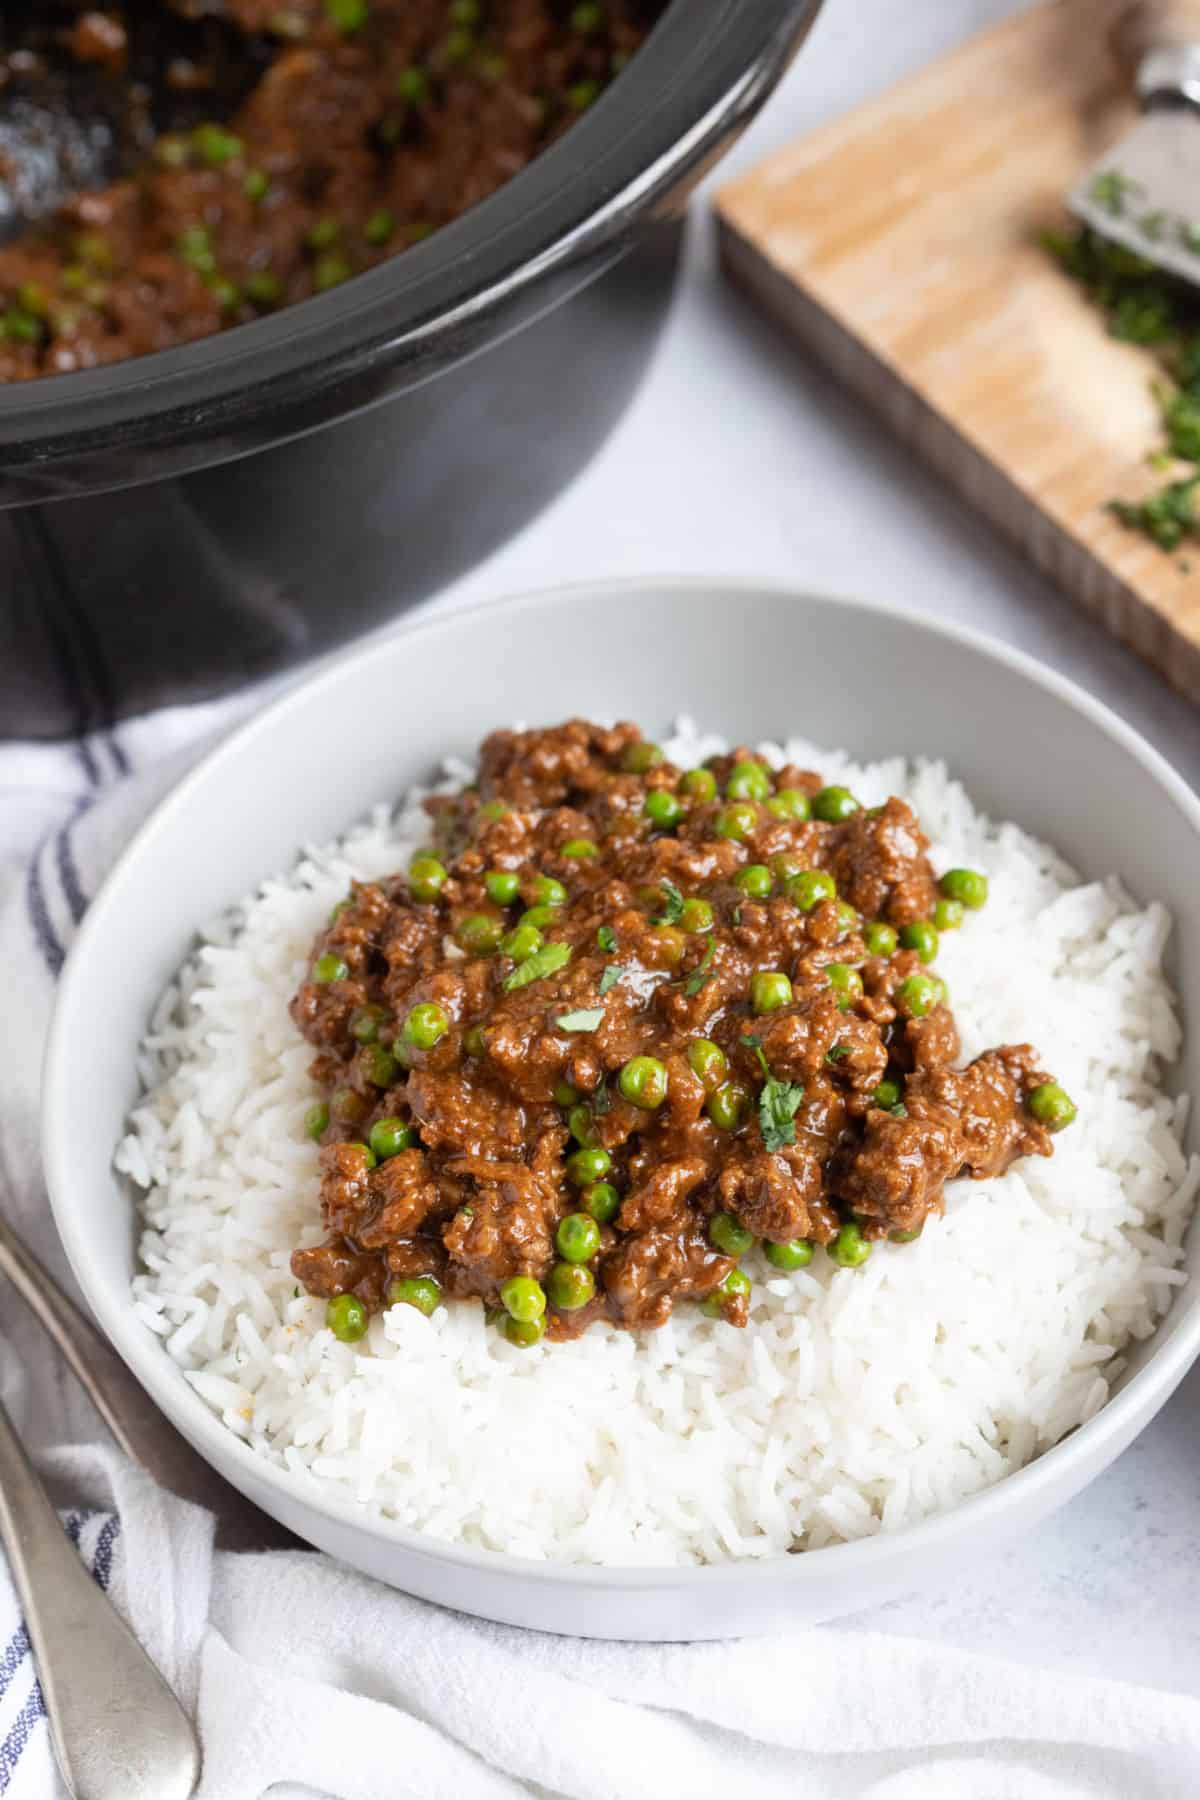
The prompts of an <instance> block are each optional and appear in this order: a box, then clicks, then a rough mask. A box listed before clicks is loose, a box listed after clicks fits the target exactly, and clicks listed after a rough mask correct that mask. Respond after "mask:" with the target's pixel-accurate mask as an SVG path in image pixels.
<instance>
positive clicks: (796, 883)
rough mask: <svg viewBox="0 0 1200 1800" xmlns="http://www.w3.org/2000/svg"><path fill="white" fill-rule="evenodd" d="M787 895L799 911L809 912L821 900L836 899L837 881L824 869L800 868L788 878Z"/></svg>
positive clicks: (818, 904)
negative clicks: (797, 872) (796, 873)
mask: <svg viewBox="0 0 1200 1800" xmlns="http://www.w3.org/2000/svg"><path fill="white" fill-rule="evenodd" d="M787 897H788V899H789V900H790V901H792V903H793V905H795V906H798V907H799V908H800V911H801V912H811V911H812V910H813V907H814V906H820V904H821V902H822V901H823V900H836V899H837V882H836V881H835V880H834V879H833V876H832V875H830V874H829V872H828V870H826V869H801V871H800V873H799V875H793V876H792V877H791V879H790V880H789V882H788V884H787Z"/></svg>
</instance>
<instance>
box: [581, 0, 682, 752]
mask: <svg viewBox="0 0 1200 1800" xmlns="http://www.w3.org/2000/svg"><path fill="white" fill-rule="evenodd" d="M603 28H604V8H603V7H602V6H597V5H596V0H579V5H578V6H573V7H572V8H571V30H572V31H577V32H578V33H579V35H580V36H581V37H590V36H591V34H592V33H593V32H595V31H601V30H603ZM660 754H661V752H660Z"/></svg>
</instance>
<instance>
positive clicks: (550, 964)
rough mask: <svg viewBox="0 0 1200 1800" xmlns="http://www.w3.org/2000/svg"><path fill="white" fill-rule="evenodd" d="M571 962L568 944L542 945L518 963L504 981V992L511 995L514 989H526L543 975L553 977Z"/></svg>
mask: <svg viewBox="0 0 1200 1800" xmlns="http://www.w3.org/2000/svg"><path fill="white" fill-rule="evenodd" d="M570 960H571V946H570V944H543V945H542V947H541V949H540V950H535V951H534V953H533V955H532V956H528V957H526V959H525V961H524V962H523V963H518V964H517V966H516V968H515V969H514V970H513V972H512V974H511V975H509V976H508V977H507V978H506V979H505V983H504V991H505V993H506V994H511V993H512V991H513V989H514V988H523V987H527V986H528V984H529V983H530V982H531V981H540V980H541V978H542V976H543V975H553V974H555V973H556V972H557V971H558V970H559V969H562V968H565V967H566V965H567V963H569V962H570Z"/></svg>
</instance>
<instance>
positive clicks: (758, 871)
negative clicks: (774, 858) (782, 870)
mask: <svg viewBox="0 0 1200 1800" xmlns="http://www.w3.org/2000/svg"><path fill="white" fill-rule="evenodd" d="M733 885H734V887H736V888H740V889H741V890H742V892H743V894H749V896H750V898H751V899H752V900H766V899H769V898H770V893H771V889H772V888H773V887H774V885H775V880H774V877H773V876H772V874H771V871H770V869H768V868H767V866H766V864H765V863H750V864H749V865H748V866H747V867H746V868H744V869H739V870H738V872H737V874H736V875H735V876H734V878H733Z"/></svg>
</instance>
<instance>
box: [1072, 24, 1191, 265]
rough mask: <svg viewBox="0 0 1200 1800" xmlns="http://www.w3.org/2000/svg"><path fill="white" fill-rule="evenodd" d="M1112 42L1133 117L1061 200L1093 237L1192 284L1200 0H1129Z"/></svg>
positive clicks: (1116, 26)
mask: <svg viewBox="0 0 1200 1800" xmlns="http://www.w3.org/2000/svg"><path fill="white" fill-rule="evenodd" d="M1112 44H1113V49H1114V51H1115V53H1116V56H1117V59H1118V61H1119V63H1120V64H1121V66H1122V68H1123V69H1124V70H1125V71H1126V72H1127V74H1129V75H1130V76H1131V77H1132V79H1133V83H1134V87H1135V90H1136V92H1137V96H1138V99H1139V100H1140V101H1141V104H1142V107H1143V109H1144V110H1143V117H1142V119H1141V121H1140V123H1139V124H1138V125H1137V126H1135V128H1134V129H1133V131H1132V132H1130V134H1129V136H1128V137H1126V138H1125V139H1123V141H1122V142H1121V143H1120V144H1118V145H1117V146H1116V148H1115V149H1114V150H1111V151H1110V152H1109V153H1108V155H1107V156H1105V157H1104V158H1103V159H1102V161H1101V162H1099V163H1098V164H1097V165H1096V167H1095V168H1093V169H1092V170H1091V171H1090V173H1089V174H1087V175H1085V176H1084V178H1083V180H1082V181H1081V182H1080V183H1079V185H1078V186H1077V187H1076V188H1075V189H1074V190H1073V191H1072V193H1071V194H1070V195H1069V196H1068V199H1067V204H1068V206H1069V207H1070V208H1071V211H1072V212H1073V213H1074V214H1075V215H1076V217H1077V218H1079V219H1081V220H1082V221H1083V222H1084V224H1086V225H1090V226H1091V227H1092V229H1093V230H1094V231H1097V232H1099V233H1100V234H1101V235H1102V236H1103V237H1106V238H1111V239H1112V240H1113V241H1114V242H1116V243H1119V244H1123V245H1124V246H1125V248H1126V249H1128V250H1132V251H1134V252H1135V253H1136V254H1137V255H1138V256H1141V257H1144V258H1145V259H1146V260H1147V261H1148V262H1153V263H1156V264H1158V265H1159V266H1160V267H1161V268H1164V269H1168V270H1169V271H1170V272H1171V273H1172V274H1174V275H1179V276H1182V277H1183V279H1184V280H1185V281H1192V282H1198V283H1200V0H1135V4H1133V5H1131V6H1125V7H1122V8H1121V10H1120V11H1119V13H1118V14H1117V17H1116V21H1115V24H1114V26H1113V30H1112Z"/></svg>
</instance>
